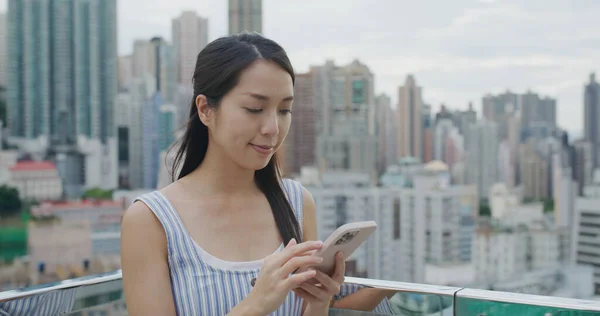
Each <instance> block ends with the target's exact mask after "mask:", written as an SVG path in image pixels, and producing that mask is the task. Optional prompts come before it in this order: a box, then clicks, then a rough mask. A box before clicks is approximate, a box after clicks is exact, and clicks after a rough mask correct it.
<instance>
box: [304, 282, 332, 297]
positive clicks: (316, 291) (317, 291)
mask: <svg viewBox="0 0 600 316" xmlns="http://www.w3.org/2000/svg"><path fill="white" fill-rule="evenodd" d="M300 289H302V290H304V291H306V292H307V293H309V294H310V295H312V296H314V297H316V298H318V299H319V300H328V299H329V297H330V296H331V295H329V293H328V292H327V291H326V290H324V289H322V288H320V287H318V286H316V285H312V284H308V283H304V284H302V285H300Z"/></svg>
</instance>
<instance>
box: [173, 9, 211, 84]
mask: <svg viewBox="0 0 600 316" xmlns="http://www.w3.org/2000/svg"><path fill="white" fill-rule="evenodd" d="M172 32H173V49H174V53H175V65H176V69H177V70H176V72H177V82H178V83H180V84H184V85H191V83H192V76H193V75H194V67H195V66H196V59H197V56H198V53H200V51H201V50H202V49H203V48H204V46H206V44H208V19H205V18H202V17H200V16H198V15H197V14H196V12H193V11H185V12H183V13H182V14H181V16H179V17H178V18H176V19H173V29H172Z"/></svg>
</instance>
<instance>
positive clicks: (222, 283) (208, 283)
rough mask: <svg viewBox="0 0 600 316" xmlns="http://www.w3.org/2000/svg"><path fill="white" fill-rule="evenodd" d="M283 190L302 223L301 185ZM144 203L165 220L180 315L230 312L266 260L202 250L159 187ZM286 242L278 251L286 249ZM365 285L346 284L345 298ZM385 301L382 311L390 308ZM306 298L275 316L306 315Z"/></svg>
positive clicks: (289, 301) (287, 183)
mask: <svg viewBox="0 0 600 316" xmlns="http://www.w3.org/2000/svg"><path fill="white" fill-rule="evenodd" d="M282 187H283V190H284V192H285V194H286V196H287V198H288V201H289V202H290V204H291V206H292V208H293V209H294V211H295V213H296V217H297V218H298V222H299V223H300V227H302V219H303V217H302V207H303V205H302V185H301V184H300V183H299V182H297V181H294V180H291V179H284V180H282ZM137 200H140V201H142V202H144V203H145V204H146V205H148V207H149V208H150V209H151V210H152V212H153V213H154V214H155V215H156V217H157V218H158V220H159V221H160V222H161V224H162V226H163V228H164V230H165V235H166V237H167V244H168V263H169V270H170V272H171V289H172V292H173V300H174V302H175V309H176V311H177V314H178V315H182V316H187V315H226V314H227V313H229V312H230V311H231V309H233V307H235V306H236V305H237V304H238V303H240V302H241V301H242V300H243V299H244V298H245V297H246V296H247V295H248V294H249V293H250V290H251V289H252V285H251V281H252V279H253V278H256V277H258V274H259V272H260V269H261V267H262V264H263V260H258V261H251V262H228V261H224V260H220V259H218V258H215V257H213V256H212V255H210V254H209V253H208V252H206V251H205V250H203V249H202V248H201V247H200V246H199V245H198V244H197V243H196V242H195V241H194V240H193V239H192V237H191V236H190V235H189V234H188V232H187V230H186V228H185V226H184V225H183V222H182V221H181V219H180V217H179V216H178V215H177V211H176V210H175V209H174V208H173V206H172V205H171V203H170V202H169V201H168V200H167V199H166V198H165V196H163V195H162V194H161V193H160V192H159V191H154V192H152V193H148V194H144V195H142V196H140V197H138V198H137V199H136V201H137ZM282 249H283V245H281V246H280V248H279V249H278V250H277V251H281V250H282ZM359 289H360V287H358V286H355V285H351V284H344V285H343V286H342V290H341V291H340V294H339V295H337V296H336V297H335V298H336V299H340V298H342V297H345V296H347V295H349V294H351V293H354V292H356V291H357V290H359ZM386 302H387V300H385V302H382V303H381V304H380V305H379V306H378V307H377V309H376V310H375V311H376V312H377V311H381V312H383V311H389V310H390V309H389V304H385V303H386ZM302 303H303V300H302V298H300V297H298V296H296V294H295V293H294V292H290V293H289V294H288V296H287V298H286V300H285V301H284V303H283V304H282V305H281V307H280V308H279V309H278V310H277V311H275V312H274V313H272V314H271V315H274V316H294V315H298V316H299V315H301V313H302Z"/></svg>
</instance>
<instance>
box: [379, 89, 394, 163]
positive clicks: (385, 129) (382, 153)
mask: <svg viewBox="0 0 600 316" xmlns="http://www.w3.org/2000/svg"><path fill="white" fill-rule="evenodd" d="M375 102H376V104H377V137H378V141H377V149H378V154H377V156H378V157H377V158H378V159H377V161H378V162H377V164H378V166H377V169H378V171H379V173H380V174H381V173H383V172H384V171H385V170H386V168H387V167H388V166H390V165H392V164H395V163H396V162H397V159H396V120H395V118H396V115H395V113H394V112H395V111H394V109H392V107H391V99H390V97H389V96H388V95H387V94H381V95H378V96H377V98H376V99H375Z"/></svg>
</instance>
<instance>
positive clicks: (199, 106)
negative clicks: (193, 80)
mask: <svg viewBox="0 0 600 316" xmlns="http://www.w3.org/2000/svg"><path fill="white" fill-rule="evenodd" d="M195 101H196V111H198V117H199V118H200V122H202V124H204V125H206V126H209V124H210V123H211V122H212V121H213V111H212V109H211V108H210V106H209V105H208V100H207V99H206V96H205V95H204V94H199V95H198V96H197V97H196V100H195Z"/></svg>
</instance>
